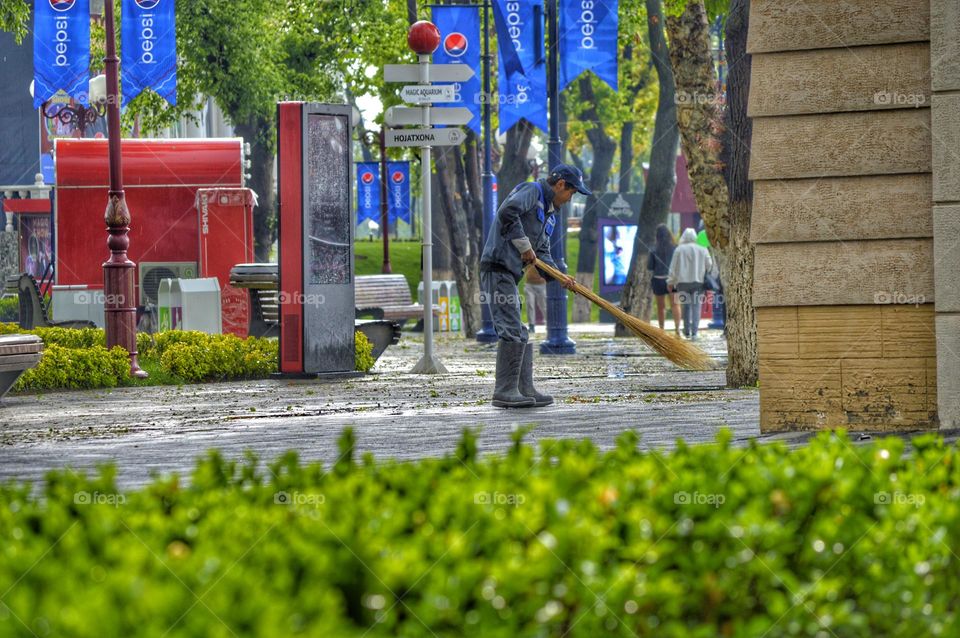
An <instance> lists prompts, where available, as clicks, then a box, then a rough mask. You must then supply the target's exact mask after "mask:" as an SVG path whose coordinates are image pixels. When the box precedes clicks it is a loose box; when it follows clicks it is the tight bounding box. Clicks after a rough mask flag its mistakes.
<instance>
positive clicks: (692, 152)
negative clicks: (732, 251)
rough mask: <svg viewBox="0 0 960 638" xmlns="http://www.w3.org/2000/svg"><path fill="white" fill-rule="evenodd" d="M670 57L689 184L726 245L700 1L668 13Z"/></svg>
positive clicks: (715, 239) (725, 203)
mask: <svg viewBox="0 0 960 638" xmlns="http://www.w3.org/2000/svg"><path fill="white" fill-rule="evenodd" d="M666 24H667V34H668V35H669V36H670V61H671V63H672V66H673V74H674V78H675V80H676V86H677V102H678V106H677V123H678V124H679V126H680V135H681V139H682V141H683V154H684V156H685V157H686V159H687V170H688V171H689V173H690V184H691V186H692V187H693V194H694V196H695V197H696V199H697V207H698V208H699V209H700V216H701V217H702V218H703V222H704V224H705V225H706V228H707V236H708V237H709V238H710V243H711V244H713V246H715V247H716V248H718V249H720V250H725V249H726V247H727V243H728V242H729V239H730V226H729V219H728V208H729V196H728V192H727V183H726V181H725V180H724V178H723V172H722V165H721V161H720V148H721V146H722V143H721V140H720V135H721V129H722V126H723V125H722V117H723V114H722V101H723V96H722V94H721V93H720V92H719V90H718V89H717V78H716V74H715V71H714V68H713V55H712V54H711V52H710V25H709V24H708V22H707V11H706V9H705V8H704V6H703V0H690V1H689V2H688V3H687V6H686V8H685V9H684V10H683V13H682V14H681V15H680V16H670V17H668V18H667V21H666Z"/></svg>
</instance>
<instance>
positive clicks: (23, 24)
mask: <svg viewBox="0 0 960 638" xmlns="http://www.w3.org/2000/svg"><path fill="white" fill-rule="evenodd" d="M29 26H30V5H29V4H28V3H27V2H26V0H0V31H9V32H10V33H12V34H13V36H14V38H15V39H16V41H17V44H20V43H21V42H23V36H25V35H27V29H28V28H29Z"/></svg>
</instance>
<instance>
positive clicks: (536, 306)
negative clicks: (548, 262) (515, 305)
mask: <svg viewBox="0 0 960 638" xmlns="http://www.w3.org/2000/svg"><path fill="white" fill-rule="evenodd" d="M526 274H527V281H526V284H525V285H524V287H523V291H524V293H526V297H527V330H528V331H529V332H530V333H535V332H536V331H537V317H540V316H546V314H547V280H546V279H544V278H543V277H541V276H540V272H539V271H538V270H537V269H536V268H534V267H533V266H527V270H526Z"/></svg>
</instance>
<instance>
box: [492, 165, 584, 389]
mask: <svg viewBox="0 0 960 638" xmlns="http://www.w3.org/2000/svg"><path fill="white" fill-rule="evenodd" d="M574 193H581V194H583V195H589V194H590V191H589V190H588V189H587V187H586V186H584V184H583V175H582V173H581V172H580V171H579V170H577V169H576V168H574V167H572V166H568V165H567V164H558V165H557V166H556V167H554V169H553V170H552V171H551V172H550V176H549V177H547V178H546V179H541V180H538V181H536V182H524V183H523V184H520V185H518V186H517V187H516V188H514V189H513V191H512V192H511V193H510V195H508V196H507V198H506V199H505V200H503V203H502V204H500V208H499V210H497V214H496V217H495V218H494V221H493V226H492V227H491V228H490V234H489V235H487V243H486V245H485V246H484V248H483V255H482V256H481V257H480V286H481V290H482V291H483V297H484V298H483V303H485V304H488V305H489V309H490V316H491V318H492V319H493V326H494V329H495V330H496V331H497V336H498V337H499V339H500V340H499V342H498V347H497V377H496V386H495V387H494V391H493V405H495V406H497V407H500V408H530V407H542V406H546V405H550V404H551V403H553V397H551V396H548V395H546V394H541V393H539V392H537V390H536V389H535V388H534V387H533V344H532V343H528V342H527V327H526V326H525V325H523V321H522V320H521V319H520V292H519V291H518V289H517V284H518V283H520V279H521V277H523V270H524V268H525V267H526V266H527V265H529V264H533V263H534V262H535V261H536V260H538V259H539V260H540V261H542V262H544V263H545V264H549V265H550V266H553V267H554V268H555V267H556V264H555V263H554V261H553V257H552V256H551V255H550V236H551V234H552V233H553V232H554V229H555V228H556V226H557V218H556V212H557V210H558V209H559V208H560V206H563V205H564V204H566V203H567V202H569V201H570V198H571V197H573V194H574ZM538 271H539V272H540V273H541V275H543V276H546V277H549V275H547V274H546V273H544V272H543V271H542V270H538ZM558 281H559V283H560V284H561V285H562V286H563V287H564V288H567V289H568V290H573V288H574V286H575V285H576V282H575V281H574V279H573V278H572V277H568V276H566V275H564V277H563V279H559V280H558Z"/></svg>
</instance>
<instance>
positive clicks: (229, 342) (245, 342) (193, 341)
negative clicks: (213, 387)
mask: <svg viewBox="0 0 960 638" xmlns="http://www.w3.org/2000/svg"><path fill="white" fill-rule="evenodd" d="M156 342H157V345H156V351H155V352H156V356H158V357H159V358H160V364H161V365H162V366H163V367H164V368H165V369H167V370H169V371H170V372H171V373H172V374H174V375H176V376H178V377H180V378H181V379H183V380H184V381H186V382H188V383H199V382H201V381H222V380H226V379H244V378H253V377H262V376H266V375H268V374H270V373H271V372H276V370H277V342H276V341H273V340H270V339H260V338H257V337H251V338H248V339H240V338H239V337H237V336H236V335H232V334H226V335H208V334H204V333H202V332H184V331H180V330H172V331H169V332H162V333H160V334H159V335H158V336H157V339H156Z"/></svg>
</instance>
